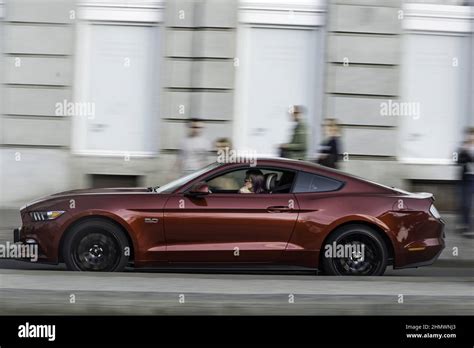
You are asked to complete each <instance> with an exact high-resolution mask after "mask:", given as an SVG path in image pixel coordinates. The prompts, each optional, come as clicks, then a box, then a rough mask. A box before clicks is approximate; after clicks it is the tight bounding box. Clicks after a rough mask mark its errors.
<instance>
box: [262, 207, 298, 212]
mask: <svg viewBox="0 0 474 348" xmlns="http://www.w3.org/2000/svg"><path fill="white" fill-rule="evenodd" d="M292 210H293V209H291V208H290V207H288V206H284V205H274V206H271V207H268V208H267V211H268V212H270V213H283V212H288V211H292Z"/></svg>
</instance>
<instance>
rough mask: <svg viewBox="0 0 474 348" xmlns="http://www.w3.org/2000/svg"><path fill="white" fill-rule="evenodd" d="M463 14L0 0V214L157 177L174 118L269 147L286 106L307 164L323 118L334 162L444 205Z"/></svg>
mask: <svg viewBox="0 0 474 348" xmlns="http://www.w3.org/2000/svg"><path fill="white" fill-rule="evenodd" d="M472 5H474V4H472ZM473 19H474V10H473V6H469V3H468V2H466V1H460V0H453V1H448V0H445V1H442V0H429V1H416V0H406V1H402V0H386V1H376V0H327V1H323V0H169V1H157V0H76V1H74V0H0V20H1V22H0V51H1V52H2V53H1V55H0V66H1V69H0V81H1V82H2V89H1V93H0V113H1V114H2V117H1V123H0V125H1V128H0V144H1V145H0V169H1V171H0V175H1V177H0V180H1V181H0V182H1V185H0V208H10V207H18V206H20V205H22V204H24V203H25V202H27V201H29V200H31V199H33V198H36V197H38V196H41V195H46V194H50V193H53V192H58V191H63V190H67V189H71V188H85V187H100V186H130V185H146V186H152V185H160V184H163V183H164V182H166V181H168V180H171V179H173V178H175V177H177V176H178V175H179V173H178V172H177V169H176V157H177V154H178V150H179V144H180V140H181V139H182V138H183V137H185V136H186V120H187V119H189V118H200V119H202V120H203V122H204V129H203V131H204V135H205V136H206V138H207V139H208V140H209V141H210V142H214V141H215V140H216V139H217V138H222V137H225V138H229V139H230V140H231V141H232V145H233V147H234V148H235V149H242V150H243V149H248V150H256V151H258V152H259V153H260V154H269V155H276V154H277V153H278V145H279V144H281V143H284V142H287V141H288V138H289V136H290V133H291V122H290V118H289V116H288V113H287V111H288V106H289V105H292V104H299V105H304V106H305V108H306V110H307V112H306V115H305V118H306V123H307V124H308V126H309V129H310V130H311V134H310V137H309V139H308V140H309V143H310V151H308V156H309V157H311V155H312V154H313V153H315V152H316V151H317V148H318V144H319V143H320V142H321V141H322V129H321V125H322V123H323V121H324V119H325V118H333V117H334V118H337V119H338V120H339V122H340V125H341V128H342V138H341V139H342V146H343V152H344V156H343V157H344V161H342V162H341V169H343V170H345V171H347V172H350V173H354V174H357V175H360V176H363V177H366V178H369V179H373V180H375V181H378V182H381V183H385V184H388V185H393V186H398V187H402V188H405V189H408V190H414V191H430V192H434V193H435V194H436V195H437V199H438V205H439V208H440V209H442V210H453V209H455V203H456V193H457V191H456V189H457V186H456V180H458V179H459V168H458V167H457V166H456V165H455V161H456V151H457V149H458V148H459V145H460V142H461V139H462V133H463V130H464V129H465V128H466V127H467V126H469V125H470V126H474V101H473V99H474V98H473V96H474V86H473V81H474V37H473V27H474V25H473ZM210 155H211V153H210ZM214 159H215V157H214ZM210 160H212V156H210Z"/></svg>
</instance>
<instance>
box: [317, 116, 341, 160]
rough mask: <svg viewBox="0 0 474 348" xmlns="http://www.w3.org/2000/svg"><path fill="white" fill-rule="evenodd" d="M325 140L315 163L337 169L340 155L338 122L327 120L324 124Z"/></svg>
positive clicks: (332, 119)
mask: <svg viewBox="0 0 474 348" xmlns="http://www.w3.org/2000/svg"><path fill="white" fill-rule="evenodd" d="M324 135H325V139H324V141H323V142H322V143H321V145H320V148H319V153H318V160H317V162H318V163H319V164H320V165H322V166H325V167H329V168H337V162H338V161H339V154H340V142H339V137H340V132H339V125H338V121H337V120H336V119H335V118H327V119H326V120H325V122H324Z"/></svg>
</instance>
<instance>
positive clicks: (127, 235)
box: [58, 214, 135, 262]
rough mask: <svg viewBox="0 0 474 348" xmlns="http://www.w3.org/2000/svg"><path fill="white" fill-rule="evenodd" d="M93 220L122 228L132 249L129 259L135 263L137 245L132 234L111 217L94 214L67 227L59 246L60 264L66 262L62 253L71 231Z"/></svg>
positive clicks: (81, 218)
mask: <svg viewBox="0 0 474 348" xmlns="http://www.w3.org/2000/svg"><path fill="white" fill-rule="evenodd" d="M91 219H99V220H103V221H107V222H111V223H113V224H114V225H115V226H117V227H118V228H120V229H121V230H122V231H123V233H124V234H125V237H126V238H127V240H128V242H129V244H130V246H131V248H130V257H129V260H130V261H133V260H134V258H135V243H134V241H133V239H132V237H131V236H130V232H129V231H128V229H127V228H126V227H125V226H124V225H123V224H122V223H120V222H119V221H117V220H115V219H113V218H111V217H110V216H105V215H100V214H93V215H86V216H82V217H80V218H78V219H76V220H74V221H73V222H71V223H70V224H69V225H68V226H67V227H66V229H65V230H64V232H63V234H62V236H61V239H60V241H59V246H58V260H59V262H64V259H63V253H62V250H63V245H64V240H65V239H66V236H67V234H68V233H70V231H71V230H72V229H73V228H74V227H75V226H77V225H78V224H80V223H82V222H84V221H87V220H91Z"/></svg>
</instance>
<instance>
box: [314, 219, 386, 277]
mask: <svg viewBox="0 0 474 348" xmlns="http://www.w3.org/2000/svg"><path fill="white" fill-rule="evenodd" d="M321 253H322V256H321V260H322V266H323V270H324V271H325V273H326V274H329V275H354V276H359V275H364V276H380V275H383V273H384V272H385V268H387V263H388V250H387V246H386V245H385V242H384V240H383V239H382V237H381V236H380V235H379V234H378V233H377V232H376V231H374V230H373V229H372V228H370V227H368V226H365V225H347V226H344V227H341V228H340V229H338V230H336V231H335V232H334V233H332V234H331V235H330V236H329V238H328V240H327V242H326V243H325V245H324V247H323V249H322V250H321Z"/></svg>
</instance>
